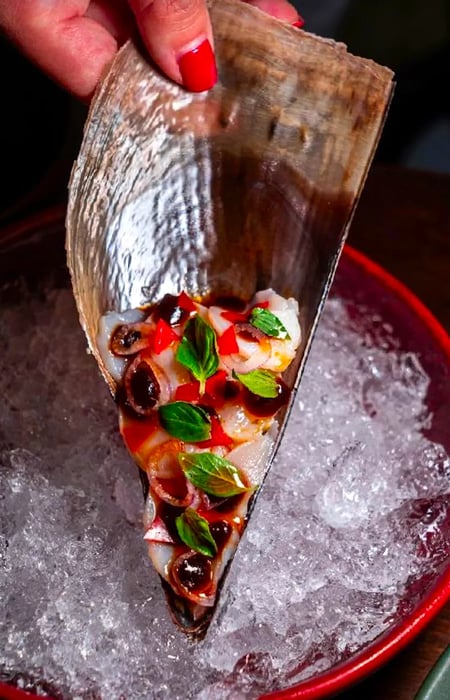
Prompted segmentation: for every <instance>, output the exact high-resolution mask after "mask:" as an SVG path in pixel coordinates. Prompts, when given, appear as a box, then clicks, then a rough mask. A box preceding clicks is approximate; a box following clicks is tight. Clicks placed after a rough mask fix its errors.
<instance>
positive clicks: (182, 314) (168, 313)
mask: <svg viewBox="0 0 450 700" xmlns="http://www.w3.org/2000/svg"><path fill="white" fill-rule="evenodd" d="M153 316H154V318H155V320H156V321H159V319H162V320H163V321H165V322H166V323H168V324H169V326H179V325H180V324H181V323H184V321H186V320H187V319H188V318H189V311H186V309H182V308H181V306H178V297H176V296H174V295H173V294H166V295H165V296H163V298H162V299H161V301H160V302H159V304H157V305H156V306H155V309H154V311H153Z"/></svg>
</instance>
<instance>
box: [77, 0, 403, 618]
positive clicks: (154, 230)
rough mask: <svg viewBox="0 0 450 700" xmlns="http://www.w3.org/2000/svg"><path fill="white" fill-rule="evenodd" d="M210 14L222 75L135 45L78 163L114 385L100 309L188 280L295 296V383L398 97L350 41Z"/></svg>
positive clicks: (86, 311)
mask: <svg viewBox="0 0 450 700" xmlns="http://www.w3.org/2000/svg"><path fill="white" fill-rule="evenodd" d="M210 12H211V18H212V23H213V28H214V37H215V48H216V54H217V62H218V71H219V81H218V83H217V85H216V86H215V87H214V88H213V89H212V90H211V91H209V92H207V93H202V94H191V93H187V92H186V91H185V90H184V89H183V88H182V87H180V86H179V85H176V84H173V83H172V82H170V81H169V80H168V79H166V78H165V77H164V76H162V75H161V74H160V73H159V72H158V71H157V70H155V69H154V68H153V67H152V66H151V65H150V64H149V62H148V59H147V58H146V56H145V55H144V53H143V52H141V50H140V48H139V47H138V46H137V45H136V44H134V43H131V42H129V43H127V44H126V45H125V46H124V47H123V48H122V49H121V50H120V51H119V53H118V54H117V57H116V58H115V60H114V62H113V64H112V65H111V68H110V70H109V72H108V74H107V75H106V76H105V78H104V80H103V82H102V84H101V85H100V87H99V89H98V91H97V94H96V96H95V98H94V100H93V102H92V105H91V109H90V113H89V117H88V120H87V123H86V126H85V132H84V139H83V143H82V146H81V150H80V153H79V156H78V159H77V162H76V163H75V166H74V168H73V172H72V177H71V182H70V191H69V203H68V211H67V257H68V265H69V268H70V271H71V276H72V284H73V291H74V295H75V299H76V302H77V305H78V310H79V314H80V321H81V324H82V326H83V328H84V331H85V333H86V336H87V340H88V344H89V347H90V349H91V351H92V353H93V354H94V356H95V358H96V360H97V362H98V364H99V367H100V370H101V372H102V374H103V376H104V378H105V380H106V381H107V382H108V385H109V387H110V389H111V391H112V393H113V394H114V393H115V390H116V381H115V379H114V377H113V376H112V375H111V373H110V371H109V368H108V367H107V366H105V364H104V362H103V359H102V356H101V353H100V350H99V347H98V342H97V335H98V329H99V321H100V318H101V317H102V316H103V315H104V314H105V313H106V312H108V311H111V310H113V311H117V312H123V311H126V310H127V309H132V308H136V307H138V306H140V305H141V304H143V303H145V302H148V301H156V300H158V299H160V298H162V296H163V295H164V294H166V293H171V294H178V293H179V292H180V291H181V290H182V289H184V290H186V291H187V293H188V294H190V295H191V296H194V297H203V296H204V295H208V294H210V293H213V294H217V295H236V296H239V297H242V298H244V299H250V298H251V297H252V296H253V295H254V294H255V292H256V291H258V290H260V289H266V288H269V287H271V288H273V289H274V290H276V291H277V292H278V293H279V294H281V295H283V296H284V297H294V298H296V299H297V300H298V301H299V303H300V322H301V328H302V342H301V344H300V347H299V349H298V352H297V356H296V359H295V361H294V362H293V363H292V365H291V367H290V368H289V370H288V372H287V375H286V381H287V382H288V384H290V385H291V386H292V387H294V388H296V387H297V386H298V384H299V381H300V376H301V372H302V368H303V366H304V362H305V359H306V355H307V350H308V348H309V345H310V343H311V340H312V336H313V333H314V329H315V327H316V324H317V322H318V318H319V315H320V311H321V308H322V305H323V303H324V300H325V297H326V294H327V291H328V289H329V287H330V284H331V281H332V277H333V273H334V270H335V268H336V265H337V262H338V258H339V255H340V252H341V250H342V247H343V244H344V240H345V237H346V234H347V231H348V227H349V223H350V220H351V217H352V214H353V211H354V208H355V206H356V203H357V201H358V197H359V194H360V192H361V188H362V186H363V183H364V180H365V177H366V174H367V171H368V168H369V166H370V163H371V160H372V157H373V154H374V151H375V148H376V146H377V142H378V139H379V136H380V133H381V130H382V126H383V122H384V119H385V115H386V111H387V108H388V105H389V101H390V97H391V92H392V86H393V83H392V73H391V71H390V70H389V69H387V68H385V67H381V66H378V65H377V64H375V63H373V62H372V61H370V60H366V59H363V58H358V57H355V56H352V55H350V54H349V53H347V50H346V47H345V46H343V45H342V44H337V43H335V42H333V41H330V40H325V39H322V38H319V37H316V36H314V35H311V34H308V33H306V32H304V31H301V30H298V29H296V28H293V27H290V26H287V25H286V24H284V23H281V22H280V21H278V20H276V19H274V18H271V17H269V16H267V15H265V14H264V13H262V12H261V11H259V10H257V9H255V8H253V7H251V6H250V5H248V4H245V3H241V2H238V1H237V0H214V1H213V2H211V3H210ZM288 413H289V407H287V409H286V410H284V413H282V414H281V421H280V430H279V433H278V440H279V439H280V437H281V434H282V429H281V426H282V425H283V422H284V421H285V420H286V419H287V416H288ZM269 463H270V460H269ZM268 466H269V464H268V465H267V467H268ZM183 614H184V613H180V618H182V616H183ZM183 624H184V623H183Z"/></svg>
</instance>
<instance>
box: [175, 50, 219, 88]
mask: <svg viewBox="0 0 450 700" xmlns="http://www.w3.org/2000/svg"><path fill="white" fill-rule="evenodd" d="M178 67H179V69H180V73H181V79H182V81H183V85H184V87H185V88H186V89H187V90H190V91H191V92H203V91H204V90H209V89H210V88H212V86H213V85H215V83H216V81H217V68H216V59H215V58H214V53H213V50H212V48H211V44H210V43H209V41H208V39H205V40H204V41H202V43H201V44H199V46H196V47H195V49H192V50H191V51H186V53H185V54H183V55H182V56H181V57H180V58H179V59H178Z"/></svg>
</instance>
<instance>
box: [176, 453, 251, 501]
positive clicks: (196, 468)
mask: <svg viewBox="0 0 450 700" xmlns="http://www.w3.org/2000/svg"><path fill="white" fill-rule="evenodd" d="M178 461H179V463H180V466H181V468H182V470H183V472H184V473H185V475H186V478H187V479H189V481H190V482H191V484H193V485H194V486H196V487H197V488H199V489H202V491H204V492H205V493H209V494H210V496H217V497H219V498H228V497H230V496H236V495H237V494H239V493H244V492H245V491H250V490H251V487H248V486H246V485H245V484H244V482H243V480H242V477H241V474H240V472H239V469H237V467H235V466H234V464H232V463H231V462H229V461H228V460H226V459H224V458H223V457H219V456H218V455H215V454H214V453H213V452H199V453H193V452H189V453H188V452H180V453H179V454H178Z"/></svg>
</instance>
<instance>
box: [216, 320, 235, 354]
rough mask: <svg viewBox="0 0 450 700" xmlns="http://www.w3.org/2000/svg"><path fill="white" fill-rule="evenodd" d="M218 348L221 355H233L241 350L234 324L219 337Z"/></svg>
mask: <svg viewBox="0 0 450 700" xmlns="http://www.w3.org/2000/svg"><path fill="white" fill-rule="evenodd" d="M217 349H218V351H219V355H233V354H234V353H237V352H239V346H238V344H237V340H236V331H235V330H234V326H230V327H229V328H227V330H226V331H225V332H224V333H222V335H220V336H219V337H218V338H217Z"/></svg>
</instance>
